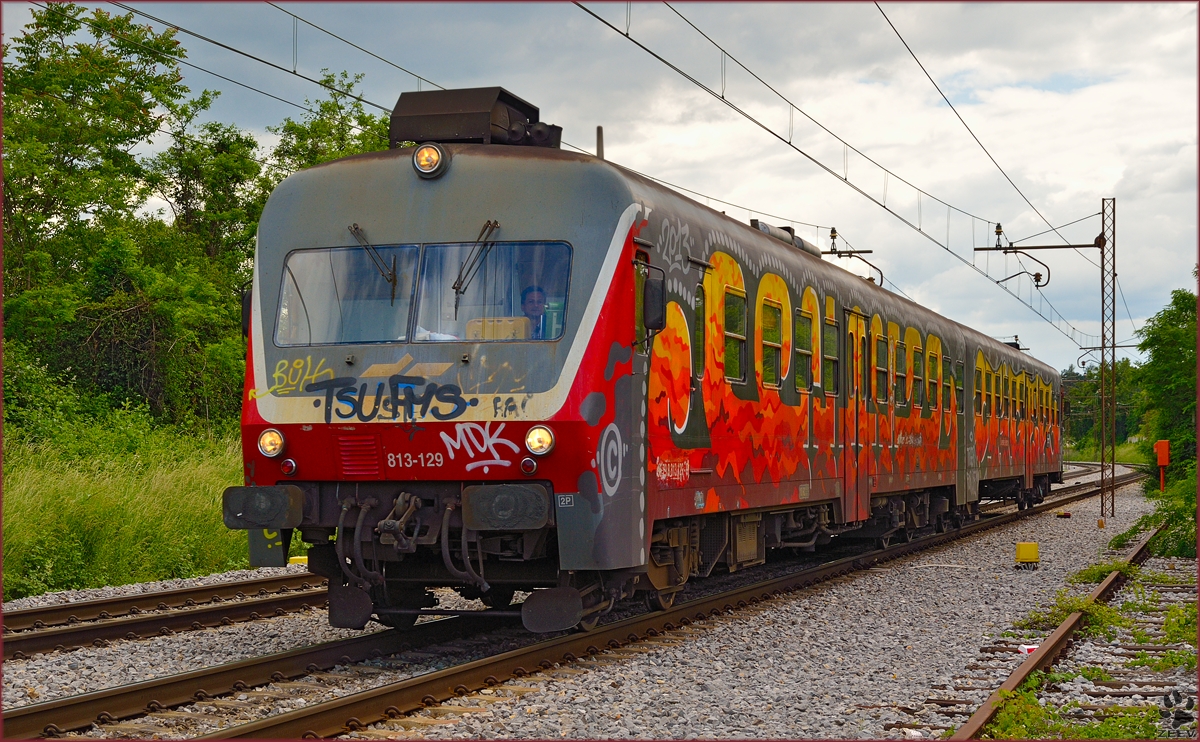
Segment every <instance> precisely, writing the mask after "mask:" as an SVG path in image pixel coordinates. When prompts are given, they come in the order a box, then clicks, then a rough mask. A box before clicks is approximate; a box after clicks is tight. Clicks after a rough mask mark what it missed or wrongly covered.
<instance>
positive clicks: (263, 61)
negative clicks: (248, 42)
mask: <svg viewBox="0 0 1200 742" xmlns="http://www.w3.org/2000/svg"><path fill="white" fill-rule="evenodd" d="M108 2H110V3H111V4H112V5H115V6H116V7H118V8H120V9H121V10H124V11H127V12H129V13H133V14H135V15H140V16H142V17H143V18H147V19H149V20H152V21H154V22H156V23H161V24H163V25H164V26H169V27H170V28H173V29H176V30H178V31H180V32H182V33H185V34H187V35H188V36H192V37H194V38H197V39H200V40H201V41H205V42H208V43H209V44H212V45H214V46H219V47H221V48H222V49H225V50H228V51H231V52H233V53H234V54H240V55H241V56H243V57H246V58H247V59H252V60H254V61H255V62H258V63H260V64H265V65H266V66H268V67H271V68H273V69H277V70H279V71H280V72H284V73H286V74H289V75H293V76H295V77H299V78H300V79H302V80H307V81H308V82H311V83H312V84H314V85H320V86H321V87H323V88H325V89H326V90H329V91H331V92H334V93H338V94H339V95H344V96H346V97H347V98H353V99H354V100H356V101H358V102H359V103H365V104H366V105H368V106H372V107H374V108H378V109H379V110H381V111H384V112H386V113H391V112H392V109H391V108H388V107H387V106H381V105H380V104H378V103H376V102H374V101H371V100H367V99H366V98H364V97H362V96H361V95H355V94H354V93H353V92H351V91H349V90H342V89H341V88H339V87H337V86H336V85H330V84H328V83H326V82H322V81H321V80H316V79H313V78H311V77H309V76H308V75H304V74H301V73H299V72H297V71H295V70H289V69H288V68H287V67H283V66H282V65H278V64H275V63H274V62H271V61H268V60H266V59H263V58H262V57H258V56H255V55H253V54H251V53H250V52H247V51H242V50H241V49H238V48H236V47H233V46H230V45H229V44H224V43H222V42H220V41H217V40H216V39H211V38H209V37H207V36H204V35H203V34H199V33H196V32H195V31H192V30H189V29H186V28H184V27H183V26H180V25H179V24H176V23H169V22H167V21H164V20H163V19H161V18H158V17H156V16H153V15H150V14H149V13H147V12H145V11H142V10H138V9H137V8H134V7H132V6H129V5H126V4H125V3H122V2H118V0H108Z"/></svg>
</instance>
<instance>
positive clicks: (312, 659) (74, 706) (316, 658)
mask: <svg viewBox="0 0 1200 742" xmlns="http://www.w3.org/2000/svg"><path fill="white" fill-rule="evenodd" d="M1088 496H1093V497H1094V496H1095V492H1093V493H1091V495H1087V494H1082V495H1076V496H1074V497H1072V498H1070V499H1071V500H1076V499H1083V498H1084V497H1088ZM1063 499H1068V498H1063ZM1061 504H1062V500H1058V501H1055V502H1053V503H1046V504H1044V505H1039V506H1036V507H1035V508H1032V509H1030V510H1027V511H1023V512H1019V513H1017V512H1014V513H1010V514H1008V515H1004V516H995V517H989V518H987V519H985V520H983V521H980V522H977V523H973V524H968V525H967V526H965V527H964V529H963V530H962V531H957V532H951V533H948V534H941V535H939V536H935V537H927V538H924V539H920V540H917V541H914V542H912V543H910V544H900V545H897V546H893V547H891V548H889V549H886V550H883V551H877V552H873V553H872V554H870V555H858V556H854V557H847V558H845V559H842V560H838V561H837V562H833V563H830V564H828V565H824V567H823V568H817V569H816V570H807V571H805V572H797V573H794V574H793V575H790V576H789V577H791V578H793V579H794V580H795V581H796V582H797V583H798V584H799V585H800V587H806V586H808V585H810V584H812V583H813V582H815V581H819V580H823V579H827V578H828V577H830V576H835V575H837V574H845V573H847V572H848V571H850V569H852V568H854V567H855V566H858V567H863V566H869V565H870V564H874V563H877V562H879V561H883V560H886V559H893V558H896V557H898V556H902V555H903V554H906V553H909V552H910V551H916V550H919V549H920V548H926V547H929V546H934V545H937V544H940V543H944V542H945V541H948V540H951V539H952V538H956V537H961V536H963V535H967V534H970V533H973V532H975V531H977V530H982V529H984V528H991V527H995V526H998V525H1002V524H1004V523H1008V522H1012V521H1014V520H1016V519H1017V518H1020V517H1024V516H1026V515H1032V514H1035V513H1038V512H1046V511H1047V510H1049V509H1050V508H1051V507H1055V506H1058V505H1061ZM817 572H821V574H817ZM772 582H774V581H771V582H768V583H764V585H765V587H764V585H760V586H757V587H759V588H763V589H765V590H766V592H767V593H773V590H774V588H772V587H771V584H772ZM755 587H756V586H751V587H750V588H743V589H742V591H743V592H746V591H749V594H750V595H751V597H750V600H755V598H754V596H753V591H754V590H755ZM724 599H725V601H726V603H725V605H727V606H732V605H736V604H737V603H738V602H748V601H743V600H741V599H738V598H736V596H735V597H733V598H731V597H730V596H728V595H726V596H724ZM712 600H713V601H715V602H717V603H719V602H721V600H722V596H715V597H714V598H712ZM694 607H695V604H694V603H689V604H688V605H686V606H684V605H681V606H679V609H680V610H691V609H693V608H694ZM684 615H685V617H684V618H683V619H681V621H680V622H681V623H682V622H686V621H687V620H688V619H687V618H686V614H684ZM651 616H654V617H659V618H663V619H664V620H666V621H668V622H669V618H667V614H661V613H660V614H651ZM643 618H645V617H643ZM495 620H496V619H495V618H494V617H492V616H486V617H484V616H481V617H480V619H479V620H478V621H475V620H472V619H467V618H459V619H446V620H439V621H431V622H428V623H424V624H420V625H418V626H416V627H415V628H414V629H412V630H409V631H407V632H395V631H385V632H378V633H376V634H372V635H369V636H366V637H355V638H353V639H347V640H342V641H338V642H329V643H326V644H320V645H315V646H312V647H305V648H301V649H296V650H291V651H289V652H284V653H279V654H275V655H267V656H264V657H258V658H253V659H249V660H242V661H239V662H234V663H229V664H226V665H220V666H217V667H215V668H204V669H201V670H196V671H193V672H190V673H184V674H180V675H173V676H168V677H164V678H156V679H153V680H148V681H144V682H141V683H135V684H131V685H125V686H120V687H117V688H108V689H103V690H100V691H95V692H92V693H87V694H82V695H78V696H70V697H66V698H60V699H55V700H53V701H47V702H45V703H40V704H31V705H28V706H22V707H18V708H16V709H13V710H11V711H8V712H6V713H4V715H3V722H4V733H5V736H6V737H11V738H32V737H36V736H38V735H42V734H46V735H51V736H52V735H55V734H61V733H63V732H68V731H73V730H77V729H83V728H86V727H88V726H90V725H91V724H92V723H93V722H96V721H100V722H102V723H103V722H110V721H115V720H118V719H126V718H130V717H134V716H139V715H141V714H144V713H147V712H153V711H156V710H160V709H163V708H169V707H172V706H178V705H182V704H186V703H190V702H193V701H195V700H199V699H203V698H207V697H215V696H220V695H224V694H227V693H232V692H236V691H238V690H241V689H244V688H252V687H255V686H261V685H266V684H268V683H270V682H272V681H273V680H278V679H282V678H285V677H296V676H298V675H302V674H304V673H305V672H310V671H313V670H314V669H317V670H323V669H328V668H329V667H332V666H333V665H335V664H338V663H343V664H344V663H352V662H358V661H362V660H365V659H370V658H372V657H375V656H381V655H387V654H391V653H394V652H397V651H401V650H403V649H408V648H414V647H419V646H422V645H425V644H436V643H440V642H443V641H446V640H447V639H448V638H452V637H458V636H466V635H469V634H470V633H471V632H473V631H477V630H479V629H481V628H484V627H490V626H494V625H495ZM664 625H665V624H664ZM608 628H609V627H604V630H608ZM647 633H648V632H647ZM576 636H577V637H579V638H581V639H585V640H586V641H587V646H588V647H593V648H595V647H598V646H603V643H602V637H601V635H600V632H593V633H590V634H581V635H576ZM625 638H626V639H628V634H627V635H626V637H625ZM610 642H611V640H610ZM593 645H595V646H593ZM518 651H520V650H518ZM480 662H483V660H481V661H480ZM530 666H531V667H532V666H534V665H532V664H531V665H530ZM518 668H519V669H521V668H522V666H520V665H518ZM447 672H449V671H442V673H447ZM485 679H486V677H485ZM460 685H461V684H460ZM425 695H427V694H423V695H422V697H421V698H422V700H424V697H425ZM228 729H241V727H230V728H228ZM223 735H224V731H223V732H222V733H220V734H216V735H214V736H223Z"/></svg>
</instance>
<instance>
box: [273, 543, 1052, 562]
mask: <svg viewBox="0 0 1200 742" xmlns="http://www.w3.org/2000/svg"><path fill="white" fill-rule="evenodd" d="M1034 546H1035V547H1036V546H1037V544H1034ZM1034 551H1035V552H1036V551H1037V549H1036V548H1035V549H1034ZM288 564H308V557H306V556H302V557H291V558H290V559H288Z"/></svg>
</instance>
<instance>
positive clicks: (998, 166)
mask: <svg viewBox="0 0 1200 742" xmlns="http://www.w3.org/2000/svg"><path fill="white" fill-rule="evenodd" d="M875 7H876V8H878V9H879V13H880V14H881V15H882V16H883V19H884V20H885V21H887V24H888V26H890V27H891V29H892V31H893V32H895V34H896V38H898V39H900V43H901V44H904V48H905V49H907V50H908V53H909V54H910V55H911V56H912V58H913V61H914V62H916V63H917V66H918V67H920V68H921V72H924V73H925V77H926V78H928V79H929V82H930V83H931V84H932V85H933V87H934V89H936V90H937V91H938V94H939V95H941V96H942V100H944V101H946V105H947V106H949V107H950V110H951V111H953V112H954V115H955V116H956V117H958V120H959V122H960V123H962V125H963V127H964V128H965V129H966V130H967V133H968V134H970V135H971V138H972V139H974V140H975V143H976V144H978V145H979V148H980V149H981V150H983V153H984V154H985V155H987V157H988V159H989V160H991V161H992V164H993V165H995V166H996V169H997V170H999V171H1000V174H1001V175H1003V176H1004V179H1005V180H1007V181H1008V183H1009V185H1011V186H1012V187H1013V190H1015V191H1016V192H1017V195H1019V196H1020V197H1021V199H1022V200H1024V201H1025V203H1026V204H1029V208H1031V209H1033V213H1035V214H1037V215H1038V217H1039V218H1040V219H1041V220H1042V221H1043V222H1045V223H1046V226H1048V227H1050V229H1048V230H1046V231H1045V232H1039V233H1038V234H1037V235H1032V236H1033V237H1037V236H1039V235H1042V234H1047V233H1048V232H1053V233H1054V234H1056V235H1058V237H1059V239H1061V240H1062V241H1063V242H1065V243H1067V244H1070V240H1068V239H1067V238H1066V237H1064V236H1063V235H1062V233H1060V232H1059V231H1058V230H1059V229H1060V227H1055V226H1054V225H1053V224H1051V223H1050V220H1049V219H1047V218H1046V217H1045V216H1043V215H1042V212H1040V211H1038V208H1037V207H1036V206H1034V205H1033V202H1032V201H1030V200H1029V199H1028V198H1027V197H1026V196H1025V194H1024V193H1023V192H1022V191H1021V189H1020V188H1019V187H1018V186H1017V184H1016V183H1014V182H1013V179H1012V178H1010V177H1009V175H1008V173H1006V172H1005V171H1004V168H1002V167H1000V163H998V162H996V158H995V157H992V153H991V152H989V151H988V149H987V147H985V146H983V142H981V141H979V137H977V136H976V135H975V132H974V131H972V130H971V127H970V126H969V125H968V124H967V122H966V121H965V120H964V119H963V117H962V115H961V114H960V113H959V112H958V109H957V108H955V107H954V104H953V103H951V102H950V99H949V98H948V97H946V94H945V93H943V92H942V88H941V87H940V86H939V85H938V84H937V82H936V81H935V80H934V79H933V76H932V75H930V74H929V70H927V69H925V65H924V64H922V63H921V60H920V59H918V58H917V54H916V52H914V51H913V50H912V47H911V46H909V45H908V42H907V41H905V40H904V37H903V36H902V35H901V34H900V31H899V29H897V28H896V25H895V24H894V23H892V19H890V18H888V15H887V13H885V12H884V10H883V8H882V7H880V5H879V3H878V2H876V3H875ZM1091 216H1095V214H1093V215H1091ZM1087 218H1090V217H1084V219H1087ZM1076 221H1082V219H1077V220H1076ZM1071 224H1075V222H1069V223H1068V224H1064V225H1062V226H1063V227H1066V226H1070V225H1071ZM1025 239H1030V238H1029V237H1026V238H1025ZM1071 249H1072V250H1074V251H1075V253H1076V254H1077V255H1079V256H1080V257H1082V258H1083V259H1084V260H1086V261H1087V262H1089V263H1091V264H1092V265H1093V266H1095V267H1096V268H1099V267H1100V265H1099V264H1098V263H1096V261H1094V260H1092V259H1091V258H1089V257H1088V256H1087V255H1086V254H1085V253H1083V252H1080V250H1079V248H1071ZM1114 282H1115V283H1116V286H1117V291H1118V292H1119V293H1120V294H1121V302H1122V303H1124V304H1125V314H1126V315H1127V316H1128V317H1129V324H1131V325H1133V329H1134V332H1135V333H1136V332H1137V323H1136V322H1134V321H1133V313H1132V312H1130V311H1129V302H1128V301H1126V300H1125V290H1124V289H1122V288H1121V281H1120V279H1119V278H1116V277H1114ZM1038 293H1039V294H1040V293H1042V291H1041V289H1038Z"/></svg>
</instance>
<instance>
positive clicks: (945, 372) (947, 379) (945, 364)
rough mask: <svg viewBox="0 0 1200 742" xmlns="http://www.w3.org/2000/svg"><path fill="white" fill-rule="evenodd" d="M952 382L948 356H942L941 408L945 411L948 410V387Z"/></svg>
mask: <svg viewBox="0 0 1200 742" xmlns="http://www.w3.org/2000/svg"><path fill="white" fill-rule="evenodd" d="M953 383H954V370H953V367H952V366H951V365H950V358H949V357H948V356H942V409H943V410H945V411H946V412H949V411H950V389H951V388H952V386H951V385H952V384H953Z"/></svg>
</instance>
